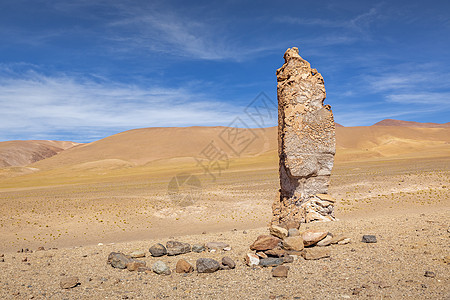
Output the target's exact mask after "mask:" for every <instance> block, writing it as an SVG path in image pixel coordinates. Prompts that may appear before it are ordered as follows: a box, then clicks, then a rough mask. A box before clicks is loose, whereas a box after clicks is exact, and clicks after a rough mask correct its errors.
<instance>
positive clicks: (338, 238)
mask: <svg viewBox="0 0 450 300" xmlns="http://www.w3.org/2000/svg"><path fill="white" fill-rule="evenodd" d="M347 238H348V237H347V236H345V235H342V234H340V235H335V236H333V238H332V239H331V242H330V243H331V244H337V243H339V242H340V241H342V240H345V239H347Z"/></svg>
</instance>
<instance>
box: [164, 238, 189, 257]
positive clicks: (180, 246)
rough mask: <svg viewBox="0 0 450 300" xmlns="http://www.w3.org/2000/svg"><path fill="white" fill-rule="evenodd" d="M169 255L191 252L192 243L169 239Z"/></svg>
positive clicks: (167, 245) (167, 246)
mask: <svg viewBox="0 0 450 300" xmlns="http://www.w3.org/2000/svg"><path fill="white" fill-rule="evenodd" d="M166 249H167V255H169V256H172V255H179V254H185V253H189V252H191V245H190V244H188V243H183V242H178V241H168V242H167V243H166Z"/></svg>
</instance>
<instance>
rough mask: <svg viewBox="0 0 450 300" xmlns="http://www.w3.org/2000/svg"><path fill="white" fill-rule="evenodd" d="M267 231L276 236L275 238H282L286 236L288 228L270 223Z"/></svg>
mask: <svg viewBox="0 0 450 300" xmlns="http://www.w3.org/2000/svg"><path fill="white" fill-rule="evenodd" d="M269 232H270V234H271V235H273V236H276V237H277V238H280V239H284V238H285V237H287V236H288V230H287V229H286V228H283V227H280V226H276V225H272V226H270V228H269Z"/></svg>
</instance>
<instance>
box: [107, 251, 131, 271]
mask: <svg viewBox="0 0 450 300" xmlns="http://www.w3.org/2000/svg"><path fill="white" fill-rule="evenodd" d="M132 261H133V260H132V259H131V258H130V257H129V256H127V255H125V254H123V253H120V252H111V253H110V254H109V256H108V263H109V264H111V266H113V267H114V268H118V269H125V268H126V267H127V264H128V263H130V262H132Z"/></svg>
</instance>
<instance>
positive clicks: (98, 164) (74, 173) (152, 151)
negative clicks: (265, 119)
mask: <svg viewBox="0 0 450 300" xmlns="http://www.w3.org/2000/svg"><path fill="white" fill-rule="evenodd" d="M229 130H230V129H229V128H226V127H187V128H144V129H136V130H130V131H126V132H122V133H119V134H116V135H113V136H110V137H107V138H105V139H102V140H99V141H96V142H93V143H89V144H83V145H79V146H76V147H73V148H70V149H68V150H65V151H62V152H60V153H59V154H57V155H54V156H52V157H50V158H47V159H44V160H41V161H38V162H36V163H33V164H30V165H27V166H26V167H21V168H17V167H16V168H12V167H9V168H3V169H2V168H0V187H26V186H41V185H58V184H62V183H81V182H96V181H105V180H106V181H107V180H112V179H114V178H116V179H120V178H128V179H127V180H137V179H138V178H142V177H143V176H145V177H148V176H152V177H153V178H163V177H164V176H166V177H167V176H173V175H174V174H177V173H180V172H184V171H187V172H196V173H201V172H203V169H202V167H201V165H199V164H198V163H197V160H196V158H198V159H202V160H206V161H205V164H207V163H208V157H211V162H214V161H215V160H217V159H219V160H222V162H220V168H222V170H221V171H224V172H228V171H232V172H234V171H236V172H239V171H241V170H249V169H273V170H277V169H278V158H277V128H276V127H271V128H266V129H251V132H246V134H244V137H247V138H248V137H251V138H252V140H245V139H244V140H243V141H244V142H245V144H242V143H243V142H241V143H239V142H236V141H235V140H234V142H233V138H232V135H229V134H231V133H232V131H229ZM221 137H222V138H221ZM336 138H337V154H336V163H337V164H339V163H342V162H349V161H361V163H363V162H364V161H367V160H378V159H400V158H402V159H410V158H411V159H413V158H420V157H449V156H450V128H412V127H399V126H369V127H338V128H336ZM224 140H225V141H227V143H226V142H225V141H224ZM231 147H233V148H231ZM218 149H221V151H222V152H221V154H222V155H224V156H219V157H218V156H217V155H219V154H218V153H217V152H216V151H217V150H218ZM224 161H226V162H224ZM213 168H214V166H213ZM24 169H26V170H24Z"/></svg>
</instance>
